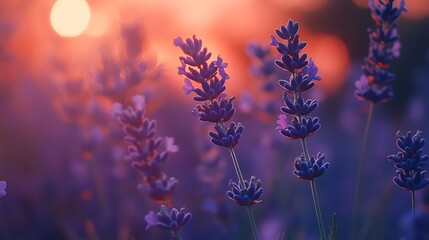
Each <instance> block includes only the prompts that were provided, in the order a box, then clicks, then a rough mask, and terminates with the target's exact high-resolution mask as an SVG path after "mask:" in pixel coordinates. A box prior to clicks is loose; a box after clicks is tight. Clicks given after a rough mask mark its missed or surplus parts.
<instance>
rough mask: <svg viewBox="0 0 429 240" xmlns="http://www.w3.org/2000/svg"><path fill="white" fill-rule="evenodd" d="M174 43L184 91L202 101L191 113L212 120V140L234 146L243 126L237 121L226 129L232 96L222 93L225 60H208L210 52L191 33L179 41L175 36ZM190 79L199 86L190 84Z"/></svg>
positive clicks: (201, 118)
mask: <svg viewBox="0 0 429 240" xmlns="http://www.w3.org/2000/svg"><path fill="white" fill-rule="evenodd" d="M174 45H176V46H178V47H180V48H181V49H182V51H183V53H184V54H185V55H186V56H185V57H180V58H179V59H180V61H181V64H182V65H181V66H180V67H179V68H178V69H179V71H178V73H179V75H184V76H185V77H186V78H185V80H184V81H185V86H184V87H183V89H184V90H185V94H189V93H191V92H194V93H195V94H196V95H197V96H195V97H194V98H193V99H194V100H195V101H197V102H203V103H202V104H199V105H197V107H196V108H195V109H194V110H193V113H194V115H196V116H198V118H199V119H200V120H201V121H205V122H212V123H216V126H215V130H216V132H210V133H209V135H210V137H212V142H213V143H214V144H216V145H219V146H222V147H228V148H232V147H234V146H235V145H236V144H237V143H238V140H239V138H240V135H241V133H242V132H243V130H244V127H243V126H242V125H241V124H240V123H238V124H235V123H231V124H230V126H229V128H227V127H225V123H226V122H227V121H229V120H230V119H231V117H232V116H233V115H234V113H235V108H234V106H233V104H232V101H233V100H234V99H235V97H231V98H227V97H226V94H225V93H224V91H225V89H226V87H225V81H226V80H227V79H229V75H228V74H227V73H226V72H225V68H226V67H227V66H228V64H227V63H225V62H223V59H222V58H221V57H220V56H218V57H217V59H216V61H211V62H209V60H210V57H211V55H212V54H211V53H210V52H208V50H207V48H203V46H202V40H201V39H197V37H196V36H193V37H192V39H191V38H188V39H186V41H183V40H182V38H180V37H178V38H176V39H175V40H174ZM191 80H192V81H194V82H196V83H198V84H199V85H200V86H199V87H196V86H194V85H192V82H191Z"/></svg>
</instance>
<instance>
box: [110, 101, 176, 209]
mask: <svg viewBox="0 0 429 240" xmlns="http://www.w3.org/2000/svg"><path fill="white" fill-rule="evenodd" d="M132 101H133V103H134V107H133V108H132V107H128V108H126V109H123V107H122V105H121V104H119V103H116V104H115V105H114V106H113V109H114V116H115V117H116V118H117V119H118V120H119V122H120V123H122V125H123V131H124V133H125V140H126V141H127V142H129V143H130V144H131V145H130V146H129V147H128V155H127V156H126V159H127V160H129V161H131V163H132V166H133V167H134V168H135V169H137V170H138V171H139V172H140V173H141V174H142V175H143V176H144V178H143V182H142V183H141V184H139V186H138V188H139V189H140V190H141V191H144V192H146V193H147V194H148V195H149V197H150V198H152V199H154V200H155V201H158V202H160V203H169V202H170V201H171V198H172V197H173V194H174V192H175V189H176V186H177V184H178V181H177V180H176V179H175V178H173V177H171V178H168V177H167V175H166V174H165V172H164V170H163V165H164V163H165V162H166V160H167V159H168V157H169V155H170V153H173V152H176V151H178V148H177V146H176V145H174V139H172V138H164V139H163V138H160V137H155V135H156V121H155V120H150V119H148V118H145V117H144V111H145V99H144V97H143V96H134V97H133V98H132Z"/></svg>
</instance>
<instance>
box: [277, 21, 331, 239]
mask: <svg viewBox="0 0 429 240" xmlns="http://www.w3.org/2000/svg"><path fill="white" fill-rule="evenodd" d="M298 30H299V24H298V23H297V22H293V21H292V20H289V22H288V24H287V26H281V27H280V29H277V30H276V34H277V36H278V37H279V38H280V39H281V40H284V41H285V43H283V42H280V41H279V40H278V39H277V38H276V37H275V36H274V35H272V36H271V38H272V42H271V45H272V46H275V47H276V48H277V51H278V52H279V53H280V54H281V59H280V60H276V61H275V63H276V64H277V66H278V67H280V68H281V69H283V70H284V71H286V72H289V73H290V74H291V77H290V79H289V80H279V84H280V86H281V87H282V88H283V89H284V90H285V91H284V94H283V100H284V104H285V105H284V106H283V107H281V111H282V113H281V114H280V115H279V117H278V121H277V123H278V124H279V126H278V127H277V129H278V130H279V132H280V133H281V134H282V135H283V136H285V137H287V138H289V139H299V140H301V146H302V151H303V153H302V154H301V156H299V157H297V158H296V159H295V164H294V171H293V173H294V174H295V176H297V177H298V178H300V179H306V180H309V181H310V188H311V193H312V196H313V204H314V209H315V212H316V218H317V223H318V226H319V231H320V236H321V239H323V240H326V239H327V236H326V233H325V227H324V224H323V217H322V212H321V209H320V205H319V198H318V194H317V189H316V183H315V177H319V176H322V175H323V174H324V173H325V171H326V169H327V168H328V167H329V163H328V162H326V163H323V160H324V159H325V156H324V155H323V154H321V153H318V154H317V156H310V154H309V150H308V146H307V142H306V138H307V137H310V136H312V135H313V134H314V133H316V131H317V130H318V129H319V128H320V123H319V118H318V117H311V116H308V114H310V113H311V112H313V111H314V110H315V109H316V108H317V105H318V103H317V101H316V100H312V99H305V98H304V96H303V93H305V92H306V91H308V90H310V89H311V88H313V87H314V85H315V82H314V81H320V80H321V78H320V77H319V76H317V71H318V68H317V67H316V65H315V64H314V62H313V61H312V59H311V58H310V59H308V60H307V54H301V50H303V49H304V48H305V46H306V45H307V43H306V42H301V41H300V39H299V34H298ZM287 115H289V116H290V117H291V118H292V119H291V121H289V122H288V120H287Z"/></svg>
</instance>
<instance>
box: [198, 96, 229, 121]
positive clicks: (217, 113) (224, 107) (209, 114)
mask: <svg viewBox="0 0 429 240" xmlns="http://www.w3.org/2000/svg"><path fill="white" fill-rule="evenodd" d="M234 99H235V97H231V98H229V99H220V100H217V99H216V100H213V102H212V103H210V104H209V103H203V104H201V105H198V106H197V110H198V113H199V119H200V120H201V121H206V122H212V123H218V122H227V121H229V119H231V117H232V115H234V113H235V108H234V106H233V105H232V101H233V100H234Z"/></svg>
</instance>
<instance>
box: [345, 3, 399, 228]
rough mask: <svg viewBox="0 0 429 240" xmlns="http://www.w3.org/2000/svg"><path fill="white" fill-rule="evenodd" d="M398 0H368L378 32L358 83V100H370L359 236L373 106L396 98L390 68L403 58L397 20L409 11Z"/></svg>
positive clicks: (356, 206)
mask: <svg viewBox="0 0 429 240" xmlns="http://www.w3.org/2000/svg"><path fill="white" fill-rule="evenodd" d="M394 1H395V0H378V1H377V2H378V3H376V1H375V0H369V9H370V11H371V17H372V19H373V20H374V22H375V23H376V27H375V29H368V33H369V50H368V56H367V57H366V58H365V60H364V64H363V66H362V75H361V77H360V79H359V80H358V81H356V83H355V85H356V88H357V89H356V92H355V94H356V97H357V98H358V99H359V100H362V101H369V102H370V103H369V104H370V107H369V112H368V118H367V122H366V127H365V134H364V140H363V144H362V148H361V152H360V157H359V166H358V174H357V180H356V187H355V199H354V207H353V219H354V220H353V221H354V222H355V223H354V224H353V228H354V230H353V234H354V235H356V234H357V232H356V231H357V226H356V225H357V213H358V211H359V202H360V193H361V181H362V175H363V171H364V169H365V161H366V152H367V150H366V148H367V144H368V135H369V132H370V126H371V121H372V117H373V112H374V105H375V103H378V102H388V101H389V100H390V99H391V98H393V96H394V94H393V87H392V85H391V84H392V82H393V81H394V80H395V74H394V73H392V72H390V71H389V70H388V68H389V67H390V64H391V63H392V62H393V60H394V59H396V58H398V57H399V55H400V48H401V43H400V41H399V34H398V29H397V25H396V21H397V19H398V18H399V16H400V15H401V13H402V12H406V11H407V9H406V8H405V0H401V1H400V3H399V6H398V7H394Z"/></svg>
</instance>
